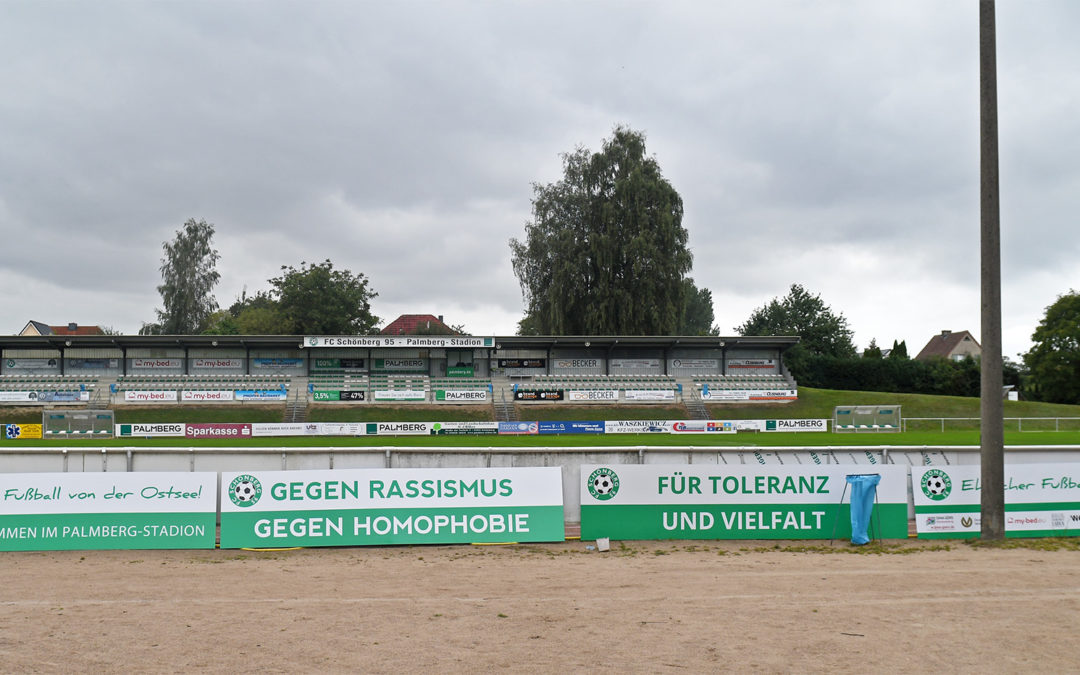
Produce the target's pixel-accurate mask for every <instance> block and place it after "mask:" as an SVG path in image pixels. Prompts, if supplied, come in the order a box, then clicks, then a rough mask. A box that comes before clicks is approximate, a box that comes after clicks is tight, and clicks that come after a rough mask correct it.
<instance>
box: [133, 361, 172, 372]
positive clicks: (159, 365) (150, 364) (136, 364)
mask: <svg viewBox="0 0 1080 675" xmlns="http://www.w3.org/2000/svg"><path fill="white" fill-rule="evenodd" d="M131 367H132V368H134V369H136V370H154V369H158V370H179V369H181V368H183V367H184V359H131Z"/></svg>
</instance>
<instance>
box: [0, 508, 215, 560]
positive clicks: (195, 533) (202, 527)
mask: <svg viewBox="0 0 1080 675" xmlns="http://www.w3.org/2000/svg"><path fill="white" fill-rule="evenodd" d="M215 535H216V518H215V514H213V513H50V514H31V515H5V516H0V551H81V550H106V549H156V548H177V549H181V548H187V549H194V548H214V539H215Z"/></svg>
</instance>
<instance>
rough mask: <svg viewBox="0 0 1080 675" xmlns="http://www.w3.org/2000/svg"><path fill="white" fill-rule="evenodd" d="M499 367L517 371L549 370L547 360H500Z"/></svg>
mask: <svg viewBox="0 0 1080 675" xmlns="http://www.w3.org/2000/svg"><path fill="white" fill-rule="evenodd" d="M499 367H500V368H512V369H515V370H522V369H536V368H547V359H499Z"/></svg>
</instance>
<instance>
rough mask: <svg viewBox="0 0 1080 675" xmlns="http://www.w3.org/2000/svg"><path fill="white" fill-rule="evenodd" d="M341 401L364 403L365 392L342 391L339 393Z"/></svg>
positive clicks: (365, 398)
mask: <svg viewBox="0 0 1080 675" xmlns="http://www.w3.org/2000/svg"><path fill="white" fill-rule="evenodd" d="M340 395H341V400H342V401H366V400H367V392H366V391H351V390H350V391H342V392H340Z"/></svg>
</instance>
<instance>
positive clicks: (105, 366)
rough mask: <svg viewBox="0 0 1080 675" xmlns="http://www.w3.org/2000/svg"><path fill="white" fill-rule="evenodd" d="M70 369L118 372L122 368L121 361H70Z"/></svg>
mask: <svg viewBox="0 0 1080 675" xmlns="http://www.w3.org/2000/svg"><path fill="white" fill-rule="evenodd" d="M66 363H67V367H68V368H74V369H75V370H116V369H117V368H119V367H120V359H68V360H67V361H66Z"/></svg>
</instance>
